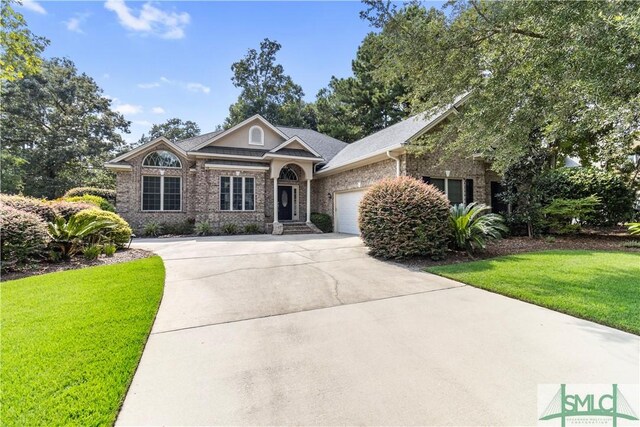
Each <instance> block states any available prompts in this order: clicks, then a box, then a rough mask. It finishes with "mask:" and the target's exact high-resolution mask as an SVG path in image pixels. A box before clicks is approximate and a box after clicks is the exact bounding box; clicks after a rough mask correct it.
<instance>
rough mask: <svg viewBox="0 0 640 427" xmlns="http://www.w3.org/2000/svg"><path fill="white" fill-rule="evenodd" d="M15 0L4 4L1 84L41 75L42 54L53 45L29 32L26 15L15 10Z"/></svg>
mask: <svg viewBox="0 0 640 427" xmlns="http://www.w3.org/2000/svg"><path fill="white" fill-rule="evenodd" d="M12 3H14V4H15V3H16V2H15V1H13V0H2V1H1V2H0V7H1V8H2V10H1V11H0V80H9V81H11V80H16V79H20V78H22V77H24V76H26V75H30V74H34V73H36V72H38V70H39V69H40V67H41V66H42V58H40V54H41V53H42V51H43V50H44V49H45V47H46V46H47V45H48V44H49V40H47V39H46V38H44V37H38V36H36V35H34V34H33V33H32V32H31V31H29V29H28V28H27V22H26V21H25V19H24V17H23V16H22V14H20V13H18V12H16V11H15V10H14V9H13V7H12V6H11V4H12Z"/></svg>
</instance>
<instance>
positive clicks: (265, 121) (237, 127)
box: [191, 114, 289, 151]
mask: <svg viewBox="0 0 640 427" xmlns="http://www.w3.org/2000/svg"><path fill="white" fill-rule="evenodd" d="M253 120H259V121H260V122H261V123H262V124H263V125H265V126H266V127H268V128H269V129H271V130H272V131H274V132H275V133H277V134H278V135H280V136H281V137H282V138H284V139H288V138H289V137H288V136H287V135H285V134H284V133H282V131H281V130H280V129H278V128H277V127H275V126H274V125H272V124H271V123H269V122H268V121H267V119H265V118H264V117H262V116H261V115H260V114H256V115H255V116H251V117H249V118H248V119H246V120H244V121H242V122H240V123H238V124H237V125H235V126H233V127H230V128H229V129H227V130H225V131H224V132H220V133H219V134H217V135H214V136H213V138H210V139H207V140H206V141H204V142H203V143H201V144H199V145H196V146H195V147H193V148H192V149H191V151H197V150H199V149H201V148H203V147H206V146H207V145H209V144H211V143H212V142H215V141H217V140H219V139H221V138H223V137H224V136H226V135H229V134H231V133H233V132H235V131H236V130H238V129H240V128H241V127H243V126H245V125H247V124H249V123H251V122H252V121H253ZM263 132H264V131H263Z"/></svg>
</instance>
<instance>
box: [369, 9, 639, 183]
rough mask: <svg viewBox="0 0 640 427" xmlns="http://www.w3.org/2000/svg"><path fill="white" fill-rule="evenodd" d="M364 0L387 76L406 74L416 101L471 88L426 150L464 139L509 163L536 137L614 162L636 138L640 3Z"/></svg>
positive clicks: (422, 107) (540, 144)
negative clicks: (398, 0) (439, 5)
mask: <svg viewBox="0 0 640 427" xmlns="http://www.w3.org/2000/svg"><path fill="white" fill-rule="evenodd" d="M365 3H366V4H367V5H368V6H369V9H368V10H366V11H364V12H363V13H362V14H363V16H364V17H366V18H368V19H370V20H371V23H372V24H373V25H375V26H378V27H380V28H381V29H382V32H381V38H382V43H383V45H384V48H385V52H387V55H385V58H384V62H383V64H382V65H381V67H380V70H378V75H379V76H381V77H385V78H387V79H388V78H389V76H394V75H398V74H399V75H404V76H406V81H405V83H406V84H407V86H408V89H409V90H408V93H407V96H406V97H405V100H406V101H407V102H409V103H410V104H411V106H412V108H413V109H414V110H417V111H427V110H430V109H431V108H434V107H439V108H440V107H444V106H445V105H447V104H449V103H451V101H452V100H453V99H454V98H456V97H457V96H460V95H461V94H465V93H471V96H470V97H469V98H468V100H467V101H466V103H465V105H464V107H463V108H462V109H460V111H459V114H457V115H455V116H452V118H451V120H450V121H449V124H448V125H447V126H443V127H442V130H441V132H435V133H433V134H431V135H430V136H428V137H425V138H423V140H422V144H421V147H420V148H421V149H422V150H428V149H429V148H430V147H432V146H433V145H437V144H443V143H444V142H445V141H451V140H455V142H453V143H451V144H449V145H450V148H454V149H457V150H459V149H466V150H467V151H468V152H470V153H482V154H484V155H485V156H486V157H487V158H489V159H490V160H492V161H493V167H494V169H496V170H497V171H499V172H500V171H504V170H506V169H507V168H508V167H509V166H510V164H512V162H513V161H515V160H517V159H521V158H522V157H523V156H526V155H527V154H528V153H529V152H530V151H531V144H535V145H536V147H537V148H541V149H544V150H546V151H548V152H549V153H551V154H552V157H555V158H561V157H562V156H564V155H576V156H579V157H580V158H581V159H582V160H583V162H584V163H587V164H588V163H591V162H593V161H595V160H598V161H601V162H603V163H604V164H605V165H606V166H607V167H613V166H616V165H617V164H618V163H620V162H621V161H622V159H623V158H624V157H625V155H626V154H628V153H629V152H630V144H631V143H632V142H633V141H634V139H637V138H638V133H639V129H640V114H638V112H639V111H640V96H639V92H640V64H639V63H638V59H639V58H640V9H639V8H638V4H637V3H636V2H630V1H617V2H556V1H539V0H523V1H518V2H493V1H484V0H453V1H452V2H450V3H448V4H449V7H450V8H451V9H450V10H449V11H447V13H445V11H442V10H436V9H426V8H424V7H423V6H421V5H420V4H419V3H417V2H411V3H409V4H407V5H405V6H403V7H401V8H397V7H396V6H394V5H393V4H392V3H389V2H383V1H380V0H366V1H365ZM454 135H455V136H456V138H453V137H452V136H454ZM537 148H536V150H534V151H537ZM419 151H421V150H419Z"/></svg>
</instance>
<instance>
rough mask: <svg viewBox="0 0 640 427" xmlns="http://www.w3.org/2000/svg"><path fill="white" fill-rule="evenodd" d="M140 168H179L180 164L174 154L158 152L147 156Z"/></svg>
mask: <svg viewBox="0 0 640 427" xmlns="http://www.w3.org/2000/svg"><path fill="white" fill-rule="evenodd" d="M142 166H151V167H157V168H181V167H182V163H180V159H178V156H176V155H175V154H173V153H171V152H169V151H164V150H158V151H154V152H153V153H150V154H148V155H147V157H145V158H144V160H143V161H142Z"/></svg>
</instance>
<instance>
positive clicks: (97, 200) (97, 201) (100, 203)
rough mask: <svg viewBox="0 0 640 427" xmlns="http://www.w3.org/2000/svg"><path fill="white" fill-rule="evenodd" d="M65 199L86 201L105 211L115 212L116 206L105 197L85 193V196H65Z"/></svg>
mask: <svg viewBox="0 0 640 427" xmlns="http://www.w3.org/2000/svg"><path fill="white" fill-rule="evenodd" d="M63 200H66V201H67V202H84V203H90V204H92V205H94V206H96V207H99V208H100V209H102V210H103V211H109V212H115V211H116V208H115V207H114V206H113V205H112V204H111V203H109V201H107V199H105V198H104V197H100V196H93V195H91V194H85V195H84V196H73V197H65V198H64V199H63Z"/></svg>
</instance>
